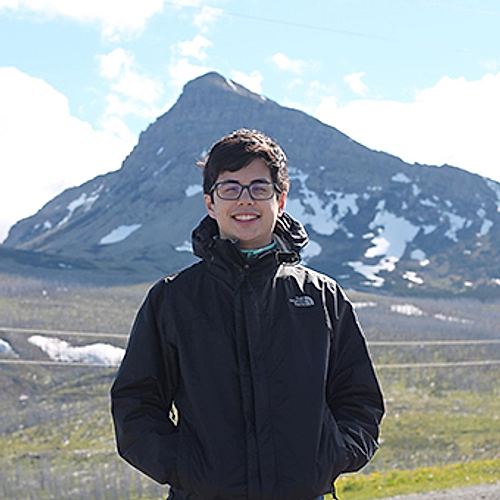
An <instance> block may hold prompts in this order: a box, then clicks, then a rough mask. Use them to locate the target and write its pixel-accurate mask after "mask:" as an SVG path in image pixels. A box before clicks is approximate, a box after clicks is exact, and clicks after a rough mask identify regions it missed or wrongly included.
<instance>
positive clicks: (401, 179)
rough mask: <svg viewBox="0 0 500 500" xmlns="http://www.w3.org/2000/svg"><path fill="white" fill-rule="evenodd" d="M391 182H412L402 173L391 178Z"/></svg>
mask: <svg viewBox="0 0 500 500" xmlns="http://www.w3.org/2000/svg"><path fill="white" fill-rule="evenodd" d="M391 181H392V182H402V183H403V184H409V183H410V182H411V179H410V178H409V177H408V176H407V175H405V174H403V173H402V172H400V173H399V174H396V175H393V176H392V177H391Z"/></svg>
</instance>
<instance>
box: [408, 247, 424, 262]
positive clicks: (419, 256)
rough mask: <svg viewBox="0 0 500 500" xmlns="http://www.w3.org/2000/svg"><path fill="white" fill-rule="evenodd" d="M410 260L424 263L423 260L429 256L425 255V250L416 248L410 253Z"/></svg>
mask: <svg viewBox="0 0 500 500" xmlns="http://www.w3.org/2000/svg"><path fill="white" fill-rule="evenodd" d="M410 258H411V259H412V260H417V261H419V262H422V261H423V260H425V259H427V255H425V252H424V251H423V250H420V248H416V249H415V250H412V252H411V253H410Z"/></svg>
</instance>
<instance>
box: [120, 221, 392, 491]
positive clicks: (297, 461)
mask: <svg viewBox="0 0 500 500" xmlns="http://www.w3.org/2000/svg"><path fill="white" fill-rule="evenodd" d="M275 236H276V238H275V239H276V241H277V249H273V250H270V251H268V252H265V253H264V254H261V255H260V256H258V257H255V258H250V259H246V258H245V257H244V256H243V255H242V253H241V252H240V250H239V248H238V245H237V244H235V243H233V242H231V241H229V240H223V239H219V238H218V237H217V226H216V223H215V222H214V221H213V220H212V219H210V218H208V217H207V218H206V219H204V220H203V221H202V222H201V224H200V225H199V226H198V228H197V229H196V230H195V231H194V232H193V247H194V251H195V253H196V255H198V256H199V257H201V259H202V260H201V261H200V262H198V263H196V264H194V265H193V266H191V267H189V268H187V269H185V270H183V271H181V272H180V273H178V274H176V275H173V276H169V277H167V278H165V279H164V280H162V281H160V282H159V283H157V284H156V285H155V286H154V287H153V288H152V289H151V291H150V293H149V295H148V297H147V298H146V300H145V302H144V304H143V305H142V307H141V309H140V311H139V313H138V315H137V318H136V321H135V324H134V326H133V329H132V332H131V336H130V339H129V345H128V347H127V351H126V355H125V357H124V359H123V362H122V365H121V367H120V370H119V372H118V375H117V377H116V380H115V382H114V384H113V387H112V391H111V395H112V412H113V417H114V422H115V429H116V437H117V443H118V450H119V453H120V454H121V456H122V457H123V458H124V459H125V460H127V461H128V462H130V463H131V464H132V465H133V466H135V467H136V468H138V469H139V470H141V471H143V472H144V473H145V474H147V475H149V476H150V477H152V478H153V479H155V480H156V481H158V482H160V483H169V484H170V485H171V487H172V491H173V496H174V498H175V499H178V498H179V499H187V500H233V499H234V500H257V499H258V500H308V499H313V498H315V497H317V496H319V495H321V494H324V493H327V492H331V491H333V481H334V480H335V478H337V476H338V475H339V474H341V473H343V472H349V471H355V470H358V469H360V468H361V467H362V466H363V465H365V464H366V462H367V461H368V460H369V459H370V458H371V457H372V455H373V454H374V453H375V451H376V449H377V447H378V445H377V439H378V431H379V424H380V420H381V418H382V415H383V412H384V407H383V400H382V395H381V392H380V388H379V385H378V383H377V379H376V376H375V374H374V371H373V367H372V363H371V361H370V357H369V354H368V352H367V348H366V344H365V339H364V337H363V334H362V332H361V329H360V326H359V324H358V322H357V320H356V317H355V314H354V312H353V309H352V306H351V304H350V303H349V301H348V300H347V299H346V297H345V295H344V294H343V292H342V290H341V289H340V288H339V286H338V285H337V284H336V282H335V281H334V280H333V279H331V278H329V277H327V276H324V275H322V274H320V273H318V272H315V271H313V270H311V269H308V268H307V267H304V266H302V265H299V264H298V259H299V256H298V252H299V251H300V249H301V248H302V246H303V245H304V244H305V243H306V241H307V235H306V233H305V231H304V229H303V227H302V226H301V225H300V224H299V223H298V222H296V221H294V220H293V219H292V218H291V217H289V216H288V215H287V214H284V216H283V217H281V218H280V219H279V222H278V225H277V227H276V230H275ZM172 403H174V404H175V407H176V409H177V411H178V421H177V422H176V423H175V424H174V422H173V421H172V419H170V418H169V412H170V411H171V407H172Z"/></svg>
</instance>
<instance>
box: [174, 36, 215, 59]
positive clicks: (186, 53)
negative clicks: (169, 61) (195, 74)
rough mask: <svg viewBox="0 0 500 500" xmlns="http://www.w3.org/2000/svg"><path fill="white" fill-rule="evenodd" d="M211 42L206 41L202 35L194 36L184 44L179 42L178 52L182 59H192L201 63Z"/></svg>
mask: <svg viewBox="0 0 500 500" xmlns="http://www.w3.org/2000/svg"><path fill="white" fill-rule="evenodd" d="M211 45H212V42H211V41H210V40H207V39H206V38H205V37H204V36H202V35H196V36H195V37H194V38H193V39H192V40H188V41H186V42H179V44H178V47H179V52H180V54H181V56H183V57H194V58H195V59H198V60H200V61H203V60H204V59H206V57H207V53H206V52H205V49H207V48H208V47H210V46H211Z"/></svg>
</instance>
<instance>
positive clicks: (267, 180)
mask: <svg viewBox="0 0 500 500" xmlns="http://www.w3.org/2000/svg"><path fill="white" fill-rule="evenodd" d="M221 182H234V183H235V184H241V182H240V181H238V180H236V179H224V180H222V181H219V182H218V183H217V184H220V183H221ZM255 182H265V183H268V184H272V182H273V181H270V180H269V179H266V178H265V177H259V178H257V179H252V180H251V181H250V184H254V183H255Z"/></svg>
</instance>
